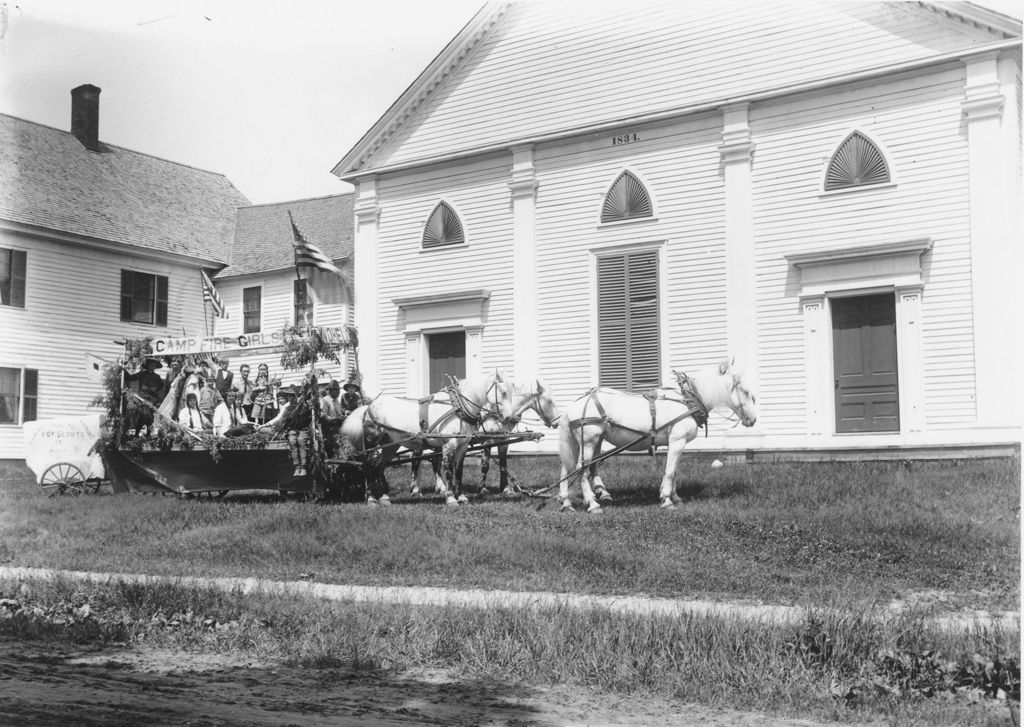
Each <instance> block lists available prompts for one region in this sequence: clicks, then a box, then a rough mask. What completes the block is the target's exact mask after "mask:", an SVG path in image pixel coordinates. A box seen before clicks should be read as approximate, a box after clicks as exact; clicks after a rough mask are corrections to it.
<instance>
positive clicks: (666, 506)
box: [661, 497, 676, 510]
mask: <svg viewBox="0 0 1024 727" xmlns="http://www.w3.org/2000/svg"><path fill="white" fill-rule="evenodd" d="M661 509H662V510H675V509H676V506H675V503H674V502H672V500H670V499H669V498H667V497H666V498H665V499H664V500H662V501H661Z"/></svg>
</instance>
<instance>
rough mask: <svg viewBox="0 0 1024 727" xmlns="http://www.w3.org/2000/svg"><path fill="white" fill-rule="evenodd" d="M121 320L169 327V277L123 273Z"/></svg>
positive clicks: (131, 271) (133, 272)
mask: <svg viewBox="0 0 1024 727" xmlns="http://www.w3.org/2000/svg"><path fill="white" fill-rule="evenodd" d="M121 320H122V321H129V322H131V323H148V324H150V325H157V326H166V325H167V276H166V275H150V274H149V273H140V272H138V271H135V270H122V271H121Z"/></svg>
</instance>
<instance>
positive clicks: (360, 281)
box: [353, 177, 380, 396]
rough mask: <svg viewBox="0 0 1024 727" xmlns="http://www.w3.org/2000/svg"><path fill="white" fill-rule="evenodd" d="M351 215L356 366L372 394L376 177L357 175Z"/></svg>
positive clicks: (375, 380)
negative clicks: (352, 223) (359, 176)
mask: <svg viewBox="0 0 1024 727" xmlns="http://www.w3.org/2000/svg"><path fill="white" fill-rule="evenodd" d="M354 215H355V241H354V245H355V250H354V253H353V256H354V259H355V270H354V275H353V277H354V278H355V285H354V290H355V295H354V301H353V307H354V311H353V313H354V315H353V318H354V320H355V324H356V328H358V329H359V369H360V372H361V373H362V375H363V391H365V392H366V393H367V394H368V395H370V396H375V395H376V394H377V391H378V390H379V389H380V381H379V380H378V374H377V372H378V370H379V367H378V355H379V350H380V349H379V347H378V339H379V337H380V329H379V326H378V325H377V319H378V316H379V312H378V310H377V305H378V300H379V297H380V296H379V295H378V285H377V273H378V271H377V235H378V232H379V222H380V207H379V206H378V201H377V178H376V177H370V178H368V179H361V180H359V182H358V183H357V184H356V199H355V206H354Z"/></svg>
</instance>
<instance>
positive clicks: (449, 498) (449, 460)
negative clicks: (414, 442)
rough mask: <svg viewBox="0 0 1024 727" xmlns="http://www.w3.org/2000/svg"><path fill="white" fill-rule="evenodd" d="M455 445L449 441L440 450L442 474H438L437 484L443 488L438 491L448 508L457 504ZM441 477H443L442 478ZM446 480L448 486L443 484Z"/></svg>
mask: <svg viewBox="0 0 1024 727" xmlns="http://www.w3.org/2000/svg"><path fill="white" fill-rule="evenodd" d="M455 455H456V453H455V444H454V443H453V442H452V441H451V440H449V441H447V442H445V443H444V446H443V447H442V448H441V470H442V473H441V474H438V476H437V477H438V482H439V483H442V484H441V485H440V486H441V487H442V488H443V489H441V490H440V491H441V492H442V493H443V494H444V496H445V499H444V504H445V505H449V506H456V505H458V504H459V500H458V494H459V493H457V492H456V485H455ZM442 475H443V477H442ZM445 480H447V483H448V484H443V483H444V481H445Z"/></svg>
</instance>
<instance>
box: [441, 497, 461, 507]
mask: <svg viewBox="0 0 1024 727" xmlns="http://www.w3.org/2000/svg"><path fill="white" fill-rule="evenodd" d="M444 504H445V505H447V506H448V507H458V506H459V501H458V500H456V499H455V498H454V497H448V498H447V499H446V500H445V501H444Z"/></svg>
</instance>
